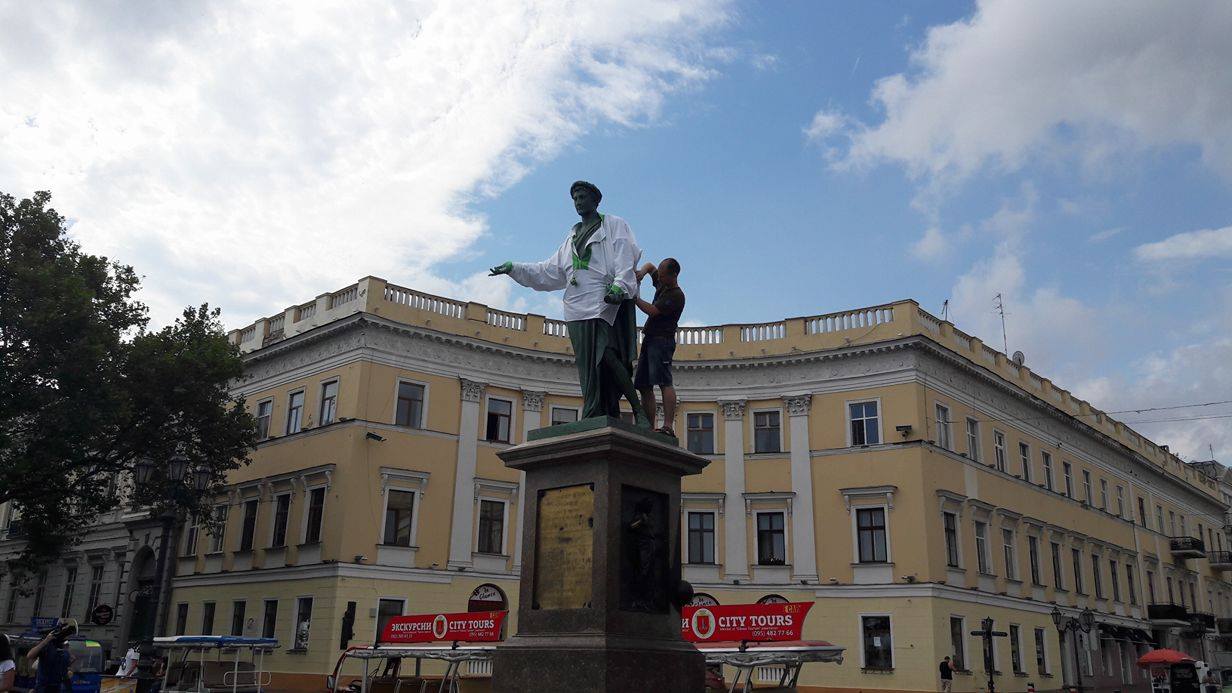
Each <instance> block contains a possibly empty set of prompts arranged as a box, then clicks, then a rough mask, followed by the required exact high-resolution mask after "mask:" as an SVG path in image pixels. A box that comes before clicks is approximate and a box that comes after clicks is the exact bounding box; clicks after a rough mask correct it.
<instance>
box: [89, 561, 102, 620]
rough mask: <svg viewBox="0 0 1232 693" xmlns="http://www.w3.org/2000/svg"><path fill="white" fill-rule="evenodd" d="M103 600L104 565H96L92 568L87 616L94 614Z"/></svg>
mask: <svg viewBox="0 0 1232 693" xmlns="http://www.w3.org/2000/svg"><path fill="white" fill-rule="evenodd" d="M102 599H103V564H102V563H96V564H94V565H91V566H90V595H89V599H88V600H87V601H86V616H89V615H90V614H91V613H93V612H94V607H96V606H98V605H99V603H100V602H101V601H102Z"/></svg>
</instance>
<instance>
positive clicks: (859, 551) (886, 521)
mask: <svg viewBox="0 0 1232 693" xmlns="http://www.w3.org/2000/svg"><path fill="white" fill-rule="evenodd" d="M874 511H880V512H881V527H880V529H878V528H877V527H876V526H872V527H869V528H867V530H866V529H865V528H863V527H861V526H860V514H861V513H866V512H867V513H872V512H874ZM851 518H852V522H853V523H854V527H855V557H854V558H855V562H856V563H858V564H860V565H886V564H890V563H893V562H894V558H893V556H892V554H891V553H890V508H889V506H888V505H853V506H852V507H851ZM866 531H867V532H869V533H871V535H872V538H871V541H872V542H873V544H872V551H873V558H872V560H865V559H864V555H863V553H864V551H863V548H864V542H863V540H862V535H863V534H864V532H866ZM878 532H880V534H881V544H882V547H881V548H882V550H883V552H884V553H885V558H884V559H883V560H877V544H876V541H877V533H878Z"/></svg>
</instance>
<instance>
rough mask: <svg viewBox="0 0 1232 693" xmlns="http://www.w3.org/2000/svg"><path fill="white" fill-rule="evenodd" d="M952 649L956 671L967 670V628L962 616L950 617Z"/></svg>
mask: <svg viewBox="0 0 1232 693" xmlns="http://www.w3.org/2000/svg"><path fill="white" fill-rule="evenodd" d="M950 651H951V652H953V653H954V654H953V657H954V659H953V660H952V661H953V663H954V670H955V671H966V670H967V628H966V626H965V625H963V620H962V618H960V617H958V616H951V617H950Z"/></svg>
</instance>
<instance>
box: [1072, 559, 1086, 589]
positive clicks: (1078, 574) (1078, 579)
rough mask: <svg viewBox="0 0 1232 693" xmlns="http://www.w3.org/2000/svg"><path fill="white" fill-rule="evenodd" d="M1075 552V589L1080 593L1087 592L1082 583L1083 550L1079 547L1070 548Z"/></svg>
mask: <svg viewBox="0 0 1232 693" xmlns="http://www.w3.org/2000/svg"><path fill="white" fill-rule="evenodd" d="M1070 551H1072V552H1073V559H1074V591H1075V592H1077V593H1078V594H1086V592H1085V591H1084V589H1083V587H1084V585H1083V584H1082V552H1081V551H1079V550H1078V549H1070Z"/></svg>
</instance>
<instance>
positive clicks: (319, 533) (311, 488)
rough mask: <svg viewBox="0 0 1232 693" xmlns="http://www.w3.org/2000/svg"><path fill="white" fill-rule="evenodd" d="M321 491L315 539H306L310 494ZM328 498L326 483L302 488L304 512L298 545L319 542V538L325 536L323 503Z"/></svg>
mask: <svg viewBox="0 0 1232 693" xmlns="http://www.w3.org/2000/svg"><path fill="white" fill-rule="evenodd" d="M318 490H319V491H321V516H320V518H318V520H319V521H318V523H317V530H316V535H317V537H316V539H315V540H313V541H309V540H308V529H309V527H310V525H311V523H312V494H313V493H314V492H316V491H318ZM328 500H329V486H327V485H326V484H314V485H312V486H306V487H305V488H304V513H303V515H304V516H303V519H302V520H301V526H300V534H299V536H300V542H299V543H300V545H301V546H303V545H305V544H319V543H321V538H322V537H323V536H325V503H326V501H328Z"/></svg>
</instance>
